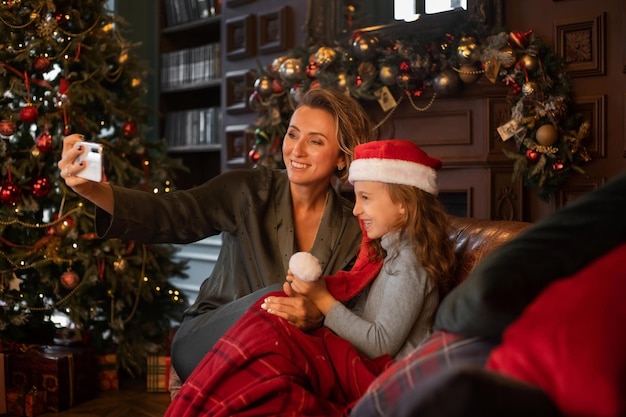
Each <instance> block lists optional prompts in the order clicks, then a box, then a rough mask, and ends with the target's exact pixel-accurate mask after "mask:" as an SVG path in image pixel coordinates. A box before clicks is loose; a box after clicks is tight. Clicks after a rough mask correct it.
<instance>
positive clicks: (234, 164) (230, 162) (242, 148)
mask: <svg viewBox="0 0 626 417" xmlns="http://www.w3.org/2000/svg"><path fill="white" fill-rule="evenodd" d="M224 130H225V133H226V136H225V138H226V165H227V166H228V168H244V167H247V166H249V163H248V153H249V152H250V150H251V149H252V147H253V146H254V132H252V131H251V130H249V129H248V125H231V126H226V129H224Z"/></svg>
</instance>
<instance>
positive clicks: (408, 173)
mask: <svg viewBox="0 0 626 417" xmlns="http://www.w3.org/2000/svg"><path fill="white" fill-rule="evenodd" d="M439 168H441V161H440V160H439V159H436V158H431V157H430V156H428V154H427V153H426V152H424V151H423V150H422V149H420V147H419V146H417V145H416V144H415V143H413V142H411V141H410V140H403V139H387V140H377V141H372V142H368V143H364V144H361V145H357V146H356V147H355V148H354V160H353V161H352V163H351V164H350V174H349V176H348V181H350V183H351V184H353V183H354V182H355V181H377V182H385V183H388V184H404V185H412V186H413V187H417V188H419V189H421V190H424V191H426V192H427V193H430V194H433V195H437V194H438V193H439V188H438V186H437V170H438V169H439Z"/></svg>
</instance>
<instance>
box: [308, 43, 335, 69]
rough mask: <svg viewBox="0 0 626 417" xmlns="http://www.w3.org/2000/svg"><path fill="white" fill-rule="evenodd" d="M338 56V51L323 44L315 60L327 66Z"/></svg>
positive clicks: (318, 63)
mask: <svg viewBox="0 0 626 417" xmlns="http://www.w3.org/2000/svg"><path fill="white" fill-rule="evenodd" d="M336 57H337V52H335V50H334V49H333V48H330V47H328V46H322V47H321V48H320V49H318V50H317V52H316V53H315V58H314V59H315V62H316V63H317V65H320V66H325V65H328V64H330V63H332V62H333V61H334V60H335V58H336Z"/></svg>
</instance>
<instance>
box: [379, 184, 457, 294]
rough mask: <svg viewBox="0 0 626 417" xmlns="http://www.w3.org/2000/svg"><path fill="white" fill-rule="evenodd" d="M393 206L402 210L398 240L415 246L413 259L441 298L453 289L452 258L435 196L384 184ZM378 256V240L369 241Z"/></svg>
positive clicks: (447, 229) (446, 220)
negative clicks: (399, 205) (394, 204)
mask: <svg viewBox="0 0 626 417" xmlns="http://www.w3.org/2000/svg"><path fill="white" fill-rule="evenodd" d="M385 185H386V186H387V190H388V192H389V197H390V198H391V201H393V202H394V203H400V204H402V205H403V206H404V207H405V214H404V216H403V218H402V219H401V220H400V222H399V224H398V225H397V226H398V229H399V230H400V231H401V240H406V241H409V242H411V243H413V244H414V245H415V256H416V257H417V260H418V261H419V262H420V263H421V265H422V266H423V267H424V269H425V270H426V272H427V273H428V277H429V279H431V280H432V282H433V283H434V284H435V285H437V286H438V288H439V291H440V295H441V297H442V298H443V296H444V295H445V294H446V293H447V292H448V291H449V290H450V289H452V287H453V286H454V273H455V268H456V255H455V252H454V244H453V242H452V240H451V239H450V231H451V225H450V221H449V217H448V214H447V213H446V212H445V210H444V208H443V205H442V204H441V202H440V201H439V199H437V197H436V196H434V195H432V194H430V193H427V192H426V191H423V190H421V189H419V188H416V187H413V186H410V185H400V184H388V183H386V184H385ZM372 242H373V243H374V245H375V251H376V252H377V253H378V256H384V253H382V251H383V249H382V247H380V239H376V240H374V241H372Z"/></svg>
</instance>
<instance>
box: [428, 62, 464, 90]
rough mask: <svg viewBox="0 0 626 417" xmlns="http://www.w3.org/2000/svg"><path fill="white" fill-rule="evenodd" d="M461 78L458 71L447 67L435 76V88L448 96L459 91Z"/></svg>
mask: <svg viewBox="0 0 626 417" xmlns="http://www.w3.org/2000/svg"><path fill="white" fill-rule="evenodd" d="M460 87H461V79H460V78H459V76H458V74H457V73H456V71H454V70H453V69H451V68H446V69H444V70H443V71H441V72H440V73H439V74H437V75H436V76H435V77H434V78H433V89H434V90H435V91H436V92H437V93H438V94H441V95H442V96H448V95H451V94H454V93H457V92H458V91H459V88H460Z"/></svg>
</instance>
